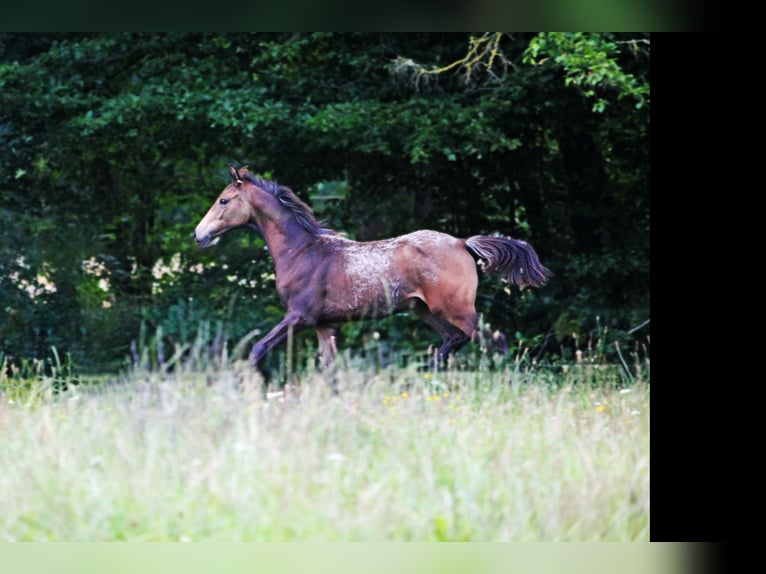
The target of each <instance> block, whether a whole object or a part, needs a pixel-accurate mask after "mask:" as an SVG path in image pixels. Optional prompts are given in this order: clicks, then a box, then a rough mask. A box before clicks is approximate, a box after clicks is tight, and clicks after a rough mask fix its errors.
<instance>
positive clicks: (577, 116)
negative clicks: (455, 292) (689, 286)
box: [0, 33, 650, 368]
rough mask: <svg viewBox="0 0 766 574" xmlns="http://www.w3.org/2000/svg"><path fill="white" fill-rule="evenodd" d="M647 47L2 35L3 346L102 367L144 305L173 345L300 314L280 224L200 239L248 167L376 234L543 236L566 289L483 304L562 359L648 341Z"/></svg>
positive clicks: (553, 286) (152, 328)
mask: <svg viewBox="0 0 766 574" xmlns="http://www.w3.org/2000/svg"><path fill="white" fill-rule="evenodd" d="M649 48H650V38H649V36H648V35H645V34H604V33H602V34H571V33H566V34H564V33H560V34H553V33H551V34H473V35H469V34H443V33H434V34H330V33H328V34H323V33H317V34H285V33H280V34H261V33H256V34H235V33H227V34H212V33H203V34H186V33H183V34H182V33H177V34H109V35H107V34H61V33H59V34H11V33H3V34H0V352H1V353H2V354H3V356H5V357H14V358H17V359H18V358H22V357H41V356H45V355H46V354H48V353H49V352H50V348H51V347H52V346H55V347H56V348H57V349H58V350H59V352H69V353H71V355H72V356H73V357H74V360H75V362H76V363H79V364H83V365H96V366H98V368H104V367H106V366H108V365H113V364H115V361H116V362H119V361H121V360H124V358H125V357H127V356H128V355H129V350H130V344H131V341H132V340H135V339H137V338H138V337H139V333H140V331H141V325H142V324H143V329H144V332H149V333H156V332H157V329H158V328H161V329H162V331H161V332H162V339H163V340H164V341H165V342H166V344H167V345H168V346H169V348H172V346H173V345H179V344H183V343H186V342H189V341H190V340H192V339H193V338H195V337H198V336H200V332H201V331H200V325H208V326H209V325H214V326H215V325H219V326H221V325H222V326H223V327H218V328H216V327H209V328H208V330H207V331H205V332H204V336H205V337H209V338H210V339H211V341H212V340H214V339H215V338H216V337H217V338H218V339H219V340H221V339H223V340H225V341H226V340H228V341H230V342H235V341H237V340H238V339H239V338H241V337H242V336H244V335H245V334H246V333H248V332H250V331H251V330H252V329H254V328H261V329H262V330H266V329H268V328H269V327H270V326H271V325H272V324H273V323H274V322H275V320H276V319H277V318H278V317H279V316H280V313H281V310H280V309H279V304H278V301H277V298H276V294H275V292H274V288H273V284H274V283H273V275H272V273H273V269H272V266H271V261H270V260H269V258H268V255H267V254H266V253H265V252H264V244H263V241H262V240H261V239H260V238H259V237H258V236H257V235H255V234H252V233H249V232H244V231H243V232H241V233H236V234H231V236H230V237H229V236H227V237H225V238H224V239H223V240H222V241H221V244H220V245H219V246H217V248H215V249H213V250H208V251H199V250H198V249H197V248H196V246H195V245H194V244H193V242H192V241H191V239H190V237H191V232H192V230H193V228H194V226H195V225H196V223H197V222H198V220H199V218H200V217H201V216H202V215H203V214H204V213H205V211H206V210H207V208H208V207H209V204H210V202H211V201H212V199H213V198H214V197H215V195H216V194H217V193H218V192H219V191H220V189H221V188H222V187H223V186H224V185H225V183H226V177H227V173H228V172H227V167H226V166H227V163H229V162H235V163H237V164H247V165H249V167H250V170H251V171H253V172H257V173H260V174H262V175H265V176H267V177H271V178H274V179H277V180H278V181H279V182H280V183H282V184H284V185H288V186H289V187H291V188H292V189H293V190H294V191H295V192H296V193H297V194H298V195H299V196H300V197H302V198H303V199H304V200H306V201H307V202H308V203H310V204H311V205H312V207H313V209H314V210H315V213H316V214H317V215H318V217H320V218H321V219H323V220H325V221H326V222H327V225H329V226H330V227H333V228H334V229H337V230H339V231H343V232H345V233H348V235H349V236H352V237H354V238H356V239H359V240H369V239H376V238H381V237H384V236H390V235H395V234H401V233H405V232H409V231H413V230H415V229H422V228H431V229H437V230H441V231H445V232H448V233H452V234H455V235H459V236H468V235H471V234H477V233H501V234H506V235H511V236H513V237H517V238H520V239H525V240H528V241H529V242H531V243H532V244H533V245H534V246H535V248H536V249H537V251H538V253H539V254H540V257H541V259H542V260H543V261H544V263H545V264H546V265H547V266H548V267H550V268H551V269H552V270H553V271H554V273H555V277H554V279H553V280H552V281H551V282H550V284H549V286H547V287H545V288H544V289H541V290H538V291H525V292H522V293H519V292H518V291H516V290H514V291H511V292H510V293H509V292H507V291H508V290H507V289H506V290H504V289H503V286H502V285H498V284H496V283H495V282H493V281H491V280H488V279H486V280H484V281H485V284H484V285H483V286H482V288H481V293H482V295H481V297H480V299H479V301H478V302H477V307H478V308H479V310H480V311H482V312H483V313H484V314H485V318H486V319H487V320H488V321H490V322H491V323H492V326H493V327H496V328H500V329H502V330H504V331H505V332H506V333H507V334H508V335H509V338H510V339H511V340H516V338H517V337H520V338H522V339H523V340H525V341H531V342H532V344H533V345H534V347H535V351H536V352H538V354H539V356H541V357H543V356H547V355H556V354H561V353H562V352H563V353H564V355H565V356H564V357H563V358H564V359H568V358H571V357H569V356H568V354H569V353H571V350H572V349H573V347H574V345H575V342H574V339H573V335H574V337H575V338H576V339H577V341H578V343H576V344H578V345H581V344H582V342H583V341H587V340H588V338H589V337H592V338H598V337H601V338H603V330H604V328H607V329H608V336H607V337H608V338H609V340H610V341H614V340H619V341H621V342H626V343H627V342H629V341H630V340H632V339H635V338H636V337H645V336H646V335H647V334H648V326H644V327H642V328H640V329H638V330H635V331H633V332H632V333H630V334H629V331H631V330H632V329H633V328H634V327H636V326H638V325H641V324H643V323H644V322H645V321H646V320H647V319H648V317H649V225H650V222H649V145H648V135H649V97H650V93H649ZM368 327H369V326H364V325H362V326H353V327H349V328H348V329H349V331H351V332H353V333H358V332H359V331H360V330H364V329H367V328H368ZM378 327H379V328H380V329H382V330H384V331H385V332H386V335H387V336H388V337H389V338H390V339H392V340H394V341H395V342H396V344H400V345H407V344H409V341H411V340H412V339H413V338H412V337H411V336H408V337H402V340H401V341H398V337H399V334H400V331H401V330H402V329H408V330H417V329H423V336H422V339H423V340H430V338H431V336H430V335H429V334H427V333H428V331H427V328H422V327H420V326H418V325H417V324H416V322H414V321H404V320H399V319H393V320H391V321H389V322H388V323H385V324H381V325H378ZM220 329H222V331H221V330H220ZM349 334H351V333H349Z"/></svg>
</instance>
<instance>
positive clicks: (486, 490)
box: [0, 365, 649, 542]
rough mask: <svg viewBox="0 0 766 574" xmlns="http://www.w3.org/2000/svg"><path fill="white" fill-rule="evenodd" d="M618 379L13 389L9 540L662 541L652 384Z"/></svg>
mask: <svg viewBox="0 0 766 574" xmlns="http://www.w3.org/2000/svg"><path fill="white" fill-rule="evenodd" d="M584 369H588V371H587V372H585V371H584ZM600 373H601V371H599V370H598V368H594V367H590V366H588V367H581V368H579V367H578V368H573V369H570V370H568V371H566V372H560V373H552V372H544V371H537V372H536V371H529V372H514V371H508V370H506V371H497V372H489V371H484V372H481V371H448V372H443V373H423V372H418V371H417V370H414V369H412V370H404V369H389V370H383V371H381V372H378V373H372V372H365V371H360V370H350V369H347V370H339V371H337V372H336V373H335V375H334V376H335V380H336V383H337V386H338V389H339V393H338V394H334V393H333V392H332V390H331V385H330V383H329V381H328V379H327V378H326V377H325V376H323V375H321V374H317V373H304V374H302V375H297V376H296V377H295V378H294V381H293V384H291V385H289V386H287V387H285V388H283V389H282V390H280V391H278V392H269V393H264V392H263V389H262V386H261V381H260V380H259V379H258V378H257V377H255V376H254V375H253V374H252V373H251V372H250V370H249V369H248V368H245V367H239V366H237V365H234V366H229V367H226V368H216V369H213V368H211V369H208V370H206V371H201V372H196V371H193V370H186V369H179V370H178V372H166V373H155V372H139V371H136V372H134V373H131V374H128V375H125V376H123V377H121V378H119V379H118V380H112V381H101V382H99V383H98V384H91V385H87V384H80V385H77V386H69V387H67V388H66V390H61V389H60V388H58V389H57V390H54V387H53V385H51V384H50V383H51V381H48V380H46V379H45V378H42V379H40V380H38V381H37V382H35V383H34V384H32V383H30V384H29V385H27V387H25V388H24V392H23V393H21V392H19V388H20V387H19V385H17V386H16V387H9V386H6V388H5V389H2V388H0V443H1V444H2V445H3V448H2V449H0V468H2V472H1V473H0V491H2V492H3V496H2V497H0V539H1V540H6V541H10V540H20V541H21V540H25V541H114V540H127V541H185V540H189V541H219V542H229V541H262V542H266V541H368V542H375V541H486V542H493V541H648V539H649V384H648V381H645V380H643V379H642V378H641V377H640V376H639V377H635V378H633V379H631V380H630V381H628V382H627V383H624V382H623V379H622V378H621V377H619V376H613V375H614V374H613V373H611V372H610V371H608V370H604V371H603V380H602V381H600V380H599V377H600V376H601V374H600ZM626 385H627V386H626Z"/></svg>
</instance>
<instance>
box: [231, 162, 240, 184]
mask: <svg viewBox="0 0 766 574" xmlns="http://www.w3.org/2000/svg"><path fill="white" fill-rule="evenodd" d="M229 173H230V174H231V179H232V181H233V182H234V183H236V184H237V185H239V184H240V183H242V180H241V179H240V177H239V172H238V171H237V168H236V167H235V166H234V164H233V163H230V164H229Z"/></svg>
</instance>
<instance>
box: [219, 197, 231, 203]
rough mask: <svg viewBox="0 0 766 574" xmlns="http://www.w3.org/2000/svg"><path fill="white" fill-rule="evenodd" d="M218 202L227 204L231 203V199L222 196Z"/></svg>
mask: <svg viewBox="0 0 766 574" xmlns="http://www.w3.org/2000/svg"><path fill="white" fill-rule="evenodd" d="M218 203H220V204H221V205H226V204H227V203H229V200H228V199H224V198H223V197H222V198H221V201H219V202H218Z"/></svg>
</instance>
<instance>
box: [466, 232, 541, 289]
mask: <svg viewBox="0 0 766 574" xmlns="http://www.w3.org/2000/svg"><path fill="white" fill-rule="evenodd" d="M465 246H466V249H468V251H469V252H470V253H471V255H473V256H474V258H477V259H481V260H482V267H483V268H484V272H485V273H492V274H498V275H501V276H502V277H503V278H504V279H506V280H507V281H508V282H509V283H512V284H514V285H518V286H519V287H523V286H529V287H541V286H542V285H544V284H545V282H546V281H547V280H548V279H549V278H550V277H551V276H552V275H553V273H552V272H551V270H550V269H548V268H547V267H545V266H544V265H543V264H542V263H540V259H539V258H538V257H537V253H535V250H534V249H533V248H532V246H531V245H530V244H529V243H527V242H526V241H520V240H518V239H511V238H510V237H490V236H488V235H474V236H473V237H469V238H468V239H466V240H465Z"/></svg>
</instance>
